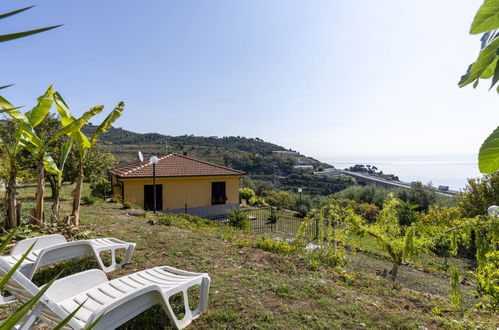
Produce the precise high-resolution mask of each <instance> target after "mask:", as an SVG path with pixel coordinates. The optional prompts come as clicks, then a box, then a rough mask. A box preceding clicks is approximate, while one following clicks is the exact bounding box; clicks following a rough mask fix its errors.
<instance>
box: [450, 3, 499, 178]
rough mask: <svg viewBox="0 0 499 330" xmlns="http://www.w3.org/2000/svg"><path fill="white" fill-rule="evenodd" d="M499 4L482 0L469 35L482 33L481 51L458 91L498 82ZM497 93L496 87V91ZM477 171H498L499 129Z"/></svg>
mask: <svg viewBox="0 0 499 330" xmlns="http://www.w3.org/2000/svg"><path fill="white" fill-rule="evenodd" d="M498 8H499V0H485V1H484V2H483V4H482V6H481V7H480V9H478V12H477V13H476V15H475V18H474V19H473V23H472V24H471V29H470V33H471V34H479V33H483V36H482V38H481V42H482V44H481V49H480V52H479V54H478V58H477V60H476V61H475V62H474V63H472V64H471V65H470V66H469V67H468V70H467V71H466V73H465V74H464V75H463V76H462V77H461V80H460V81H459V87H464V86H466V85H468V84H470V83H472V82H473V87H474V88H476V86H478V82H479V81H480V79H485V80H488V79H492V82H491V85H490V89H492V88H493V87H494V86H495V85H496V84H497V82H498V81H499V65H498V64H497V63H498V60H499V19H498V17H499V12H498ZM497 92H498V93H499V87H498V88H497ZM478 167H479V169H480V172H481V173H485V174H492V173H495V172H497V171H498V170H499V126H498V127H497V128H496V129H495V130H494V131H493V132H492V134H490V136H489V137H488V138H487V139H486V140H485V141H484V142H483V144H482V146H481V148H480V151H479V153H478Z"/></svg>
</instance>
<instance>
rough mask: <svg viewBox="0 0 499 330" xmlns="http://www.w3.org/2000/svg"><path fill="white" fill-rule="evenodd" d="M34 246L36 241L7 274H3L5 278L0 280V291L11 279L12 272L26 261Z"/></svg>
mask: <svg viewBox="0 0 499 330" xmlns="http://www.w3.org/2000/svg"><path fill="white" fill-rule="evenodd" d="M35 244H36V241H35V242H34V243H33V244H31V246H30V247H29V249H27V250H26V252H24V254H23V255H22V256H21V258H19V260H17V262H16V263H15V265H14V266H12V268H11V269H10V270H9V271H8V272H7V274H5V276H4V277H2V278H1V279H0V289H3V287H4V286H5V284H6V283H7V282H8V281H9V279H10V278H11V277H12V275H13V274H14V272H15V271H16V270H17V269H18V268H19V267H20V266H21V264H22V263H23V261H24V259H26V257H27V256H28V254H30V252H31V250H33V248H34V247H35Z"/></svg>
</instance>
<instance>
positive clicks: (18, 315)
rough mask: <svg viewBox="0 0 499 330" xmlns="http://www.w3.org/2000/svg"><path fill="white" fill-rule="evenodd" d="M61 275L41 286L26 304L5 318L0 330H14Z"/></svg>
mask: <svg viewBox="0 0 499 330" xmlns="http://www.w3.org/2000/svg"><path fill="white" fill-rule="evenodd" d="M60 274H61V273H59V274H57V275H56V276H55V277H54V278H53V279H52V280H51V281H50V282H49V283H47V284H46V285H44V286H43V288H42V289H41V290H40V291H39V292H38V293H37V294H36V295H35V296H34V297H33V298H31V299H30V300H29V301H28V302H27V303H25V304H24V305H22V306H21V307H20V308H19V309H18V310H17V311H15V312H14V313H13V314H12V315H11V316H9V317H8V318H7V320H5V321H4V322H3V323H2V324H1V325H0V329H14V327H15V325H16V324H17V323H18V322H19V321H20V320H21V319H22V318H23V317H24V316H25V315H26V314H27V313H28V312H29V310H30V309H31V308H32V307H33V306H34V305H35V304H36V303H37V302H38V301H39V300H40V298H41V297H42V296H43V294H44V293H45V292H46V291H47V290H48V289H49V288H50V286H51V285H52V284H53V283H54V282H55V281H56V280H57V278H58V277H59V275H60Z"/></svg>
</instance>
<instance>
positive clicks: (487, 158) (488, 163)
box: [478, 126, 499, 174]
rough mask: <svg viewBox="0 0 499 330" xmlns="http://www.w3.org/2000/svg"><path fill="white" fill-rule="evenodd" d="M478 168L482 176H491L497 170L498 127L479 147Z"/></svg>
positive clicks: (498, 151)
mask: <svg viewBox="0 0 499 330" xmlns="http://www.w3.org/2000/svg"><path fill="white" fill-rule="evenodd" d="M478 168H479V169H480V172H481V173H484V174H492V173H495V172H497V171H498V170H499V126H498V127H497V128H496V129H495V130H494V131H493V132H492V134H490V135H489V137H488V138H487V139H486V140H485V141H484V142H483V144H482V146H481V147H480V152H479V153H478Z"/></svg>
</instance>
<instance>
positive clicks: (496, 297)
mask: <svg viewBox="0 0 499 330" xmlns="http://www.w3.org/2000/svg"><path fill="white" fill-rule="evenodd" d="M475 276H476V281H477V292H478V294H479V295H480V296H481V297H483V298H484V299H485V300H486V303H485V304H484V305H485V306H486V307H488V308H490V309H492V310H493V311H496V312H497V311H499V251H493V252H488V253H487V254H486V255H485V262H484V263H483V266H482V267H479V268H478V269H477V271H476V273H475Z"/></svg>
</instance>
